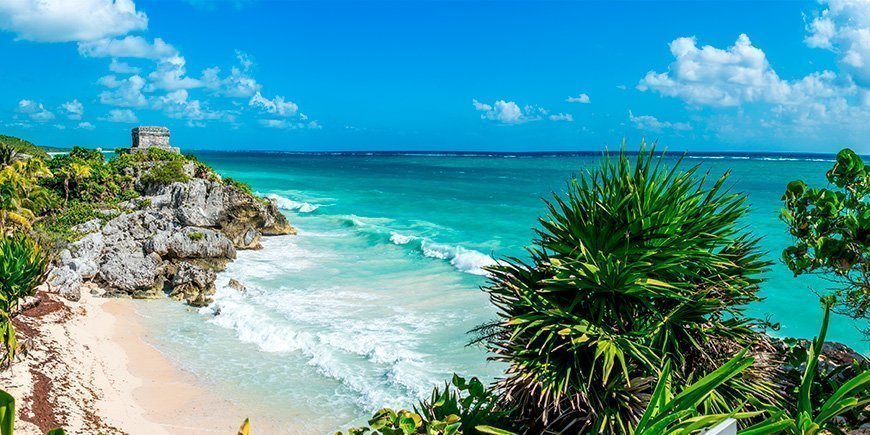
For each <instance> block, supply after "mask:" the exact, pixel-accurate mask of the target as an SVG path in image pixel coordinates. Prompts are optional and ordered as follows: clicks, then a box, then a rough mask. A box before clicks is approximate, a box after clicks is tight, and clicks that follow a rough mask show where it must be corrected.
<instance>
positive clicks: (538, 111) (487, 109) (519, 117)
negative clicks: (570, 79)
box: [471, 99, 574, 124]
mask: <svg viewBox="0 0 870 435" xmlns="http://www.w3.org/2000/svg"><path fill="white" fill-rule="evenodd" d="M471 105H472V106H473V107H474V110H477V111H478V112H481V113H480V119H487V120H490V121H496V122H499V123H502V124H521V123H524V122H529V121H538V120H541V119H549V120H551V121H569V122H570V121H573V120H574V117H573V116H572V115H571V114H567V113H558V114H554V115H550V111H549V110H547V109H544V108H542V107H538V106H534V105H529V104H527V105H525V106H522V107H520V105H519V104H517V103H515V102H513V101H505V100H498V101H496V102H495V103H493V104H487V103H481V102H480V101H477V100H476V99H472V100H471Z"/></svg>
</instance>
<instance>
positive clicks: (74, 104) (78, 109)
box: [60, 99, 85, 120]
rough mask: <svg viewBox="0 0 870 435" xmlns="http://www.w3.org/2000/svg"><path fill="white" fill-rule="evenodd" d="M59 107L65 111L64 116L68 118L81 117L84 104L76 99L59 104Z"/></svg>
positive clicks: (77, 118) (83, 111) (76, 118)
mask: <svg viewBox="0 0 870 435" xmlns="http://www.w3.org/2000/svg"><path fill="white" fill-rule="evenodd" d="M60 108H61V110H63V111H64V112H65V113H66V117H67V118H69V119H75V120H79V119H82V115H83V114H84V113H85V106H84V105H83V104H82V103H81V102H79V100H76V99H74V100H72V101H67V102H66V103H63V104H61V106H60Z"/></svg>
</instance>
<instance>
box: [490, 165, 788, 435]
mask: <svg viewBox="0 0 870 435" xmlns="http://www.w3.org/2000/svg"><path fill="white" fill-rule="evenodd" d="M664 160H665V157H664V155H662V156H656V155H655V154H654V151H652V150H646V149H644V148H642V149H641V151H640V152H639V153H638V155H637V157H636V158H635V159H634V162H633V163H632V159H631V158H630V157H629V155H628V154H626V153H625V152H622V153H620V154H619V155H618V156H611V155H605V156H604V158H603V159H602V163H601V165H600V166H599V167H597V168H595V169H592V170H591V171H588V172H586V173H584V174H582V175H581V176H580V177H579V178H573V179H572V180H571V181H570V182H569V184H568V189H567V192H566V194H565V196H558V195H554V197H553V199H552V200H551V201H548V202H547V207H548V210H549V212H548V215H547V216H545V217H543V218H541V219H540V220H539V222H540V226H541V229H540V230H537V238H536V240H535V243H534V245H533V246H530V247H528V248H526V250H527V253H528V256H529V258H530V260H521V259H518V258H506V259H503V260H502V261H501V262H499V264H497V265H495V266H491V267H489V268H488V270H489V272H490V278H489V282H488V284H487V285H486V286H485V287H484V288H483V289H484V291H486V292H487V293H489V296H490V299H491V301H492V302H493V303H494V304H495V305H496V307H497V308H498V310H499V317H500V320H499V321H497V322H495V323H494V324H491V325H485V326H484V327H481V328H479V329H478V331H479V332H481V333H482V334H483V336H482V338H481V340H482V341H484V342H485V343H487V344H488V347H489V349H490V350H491V351H492V352H494V353H495V354H496V356H495V357H494V359H496V360H500V361H504V362H506V363H508V364H509V368H508V369H507V374H506V378H505V379H504V380H502V381H500V382H499V383H498V384H497V388H498V389H500V390H502V391H503V392H504V397H506V398H509V400H510V401H511V405H512V406H514V407H516V409H517V410H518V411H517V412H518V418H520V419H521V421H522V424H524V425H526V426H528V427H529V430H531V431H535V432H539V431H545V430H547V431H565V430H567V431H571V432H575V431H580V432H582V431H590V432H607V433H625V432H627V431H628V430H629V429H630V428H631V427H633V426H635V425H636V424H637V423H638V422H639V421H640V419H641V417H642V415H643V412H644V408H645V406H646V402H647V400H646V398H647V397H648V395H649V394H650V390H651V388H652V385H651V380H652V379H653V378H655V377H656V376H657V375H659V374H660V370H661V367H663V366H664V365H665V364H669V365H670V367H672V368H673V376H672V382H673V383H674V385H675V386H679V385H685V384H687V383H688V382H689V381H690V380H691V379H693V378H694V379H697V378H700V377H703V376H704V375H706V374H708V373H711V372H713V371H714V370H715V369H716V367H718V366H719V365H721V364H722V363H723V362H724V361H727V359H728V358H730V356H731V355H732V354H733V352H734V351H736V350H737V349H742V348H747V347H751V346H752V345H753V344H754V343H755V342H756V340H757V339H758V334H759V333H757V332H755V330H754V329H753V326H754V325H755V324H756V323H755V321H754V320H753V319H749V318H746V317H745V316H744V315H743V309H744V307H745V306H746V304H748V303H750V302H753V301H757V300H758V299H759V298H758V296H757V295H756V293H757V291H758V284H759V282H760V278H759V277H758V274H759V273H760V272H761V271H762V270H764V269H765V268H766V267H767V266H768V263H767V262H765V261H763V260H762V259H761V253H760V252H759V249H758V244H757V243H758V239H757V238H755V237H753V236H752V235H750V234H748V233H745V232H743V231H742V230H741V226H740V224H739V223H738V221H739V220H740V219H741V218H742V217H743V216H745V214H746V211H747V207H746V205H745V200H746V197H745V196H744V195H739V194H735V193H731V192H730V191H729V190H728V189H727V188H726V187H725V182H726V180H727V177H728V174H727V173H726V174H724V175H723V176H722V177H720V178H718V179H716V180H713V181H712V182H710V183H707V181H706V177H701V176H696V173H697V166H695V167H691V168H689V169H687V170H682V169H681V161H682V159H677V160H676V161H675V162H674V163H673V165H671V167H670V168H667V167H666V165H665V163H664ZM708 186H709V187H708ZM758 370H762V368H760V367H753V368H752V370H751V371H752V372H756V371H758ZM758 374H759V373H754V375H752V376H750V375H746V376H740V377H734V378H730V379H728V380H727V381H726V382H725V383H724V385H723V386H722V387H721V388H719V389H718V390H717V391H714V392H712V393H711V394H710V395H709V396H708V397H707V398H706V400H705V401H704V403H703V407H704V409H705V411H706V412H709V413H721V412H730V411H731V410H732V409H735V408H736V407H738V406H739V405H742V404H743V403H745V402H746V399H747V394H748V393H750V392H751V393H754V394H755V395H756V396H757V397H758V401H760V402H766V403H772V402H775V401H776V400H778V398H779V396H778V394H777V392H776V390H775V389H774V387H773V386H772V385H771V384H770V382H769V381H766V380H764V379H765V378H766V376H758Z"/></svg>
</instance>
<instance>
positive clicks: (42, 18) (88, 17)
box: [0, 0, 148, 42]
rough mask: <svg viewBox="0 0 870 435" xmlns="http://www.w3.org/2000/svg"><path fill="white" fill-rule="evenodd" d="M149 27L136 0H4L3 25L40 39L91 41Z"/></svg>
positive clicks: (1, 6) (0, 22) (0, 23)
mask: <svg viewBox="0 0 870 435" xmlns="http://www.w3.org/2000/svg"><path fill="white" fill-rule="evenodd" d="M146 27H148V17H147V16H146V15H145V13H144V12H139V11H137V10H136V5H135V4H134V3H133V1H132V0H76V1H69V0H3V1H2V2H0V29H3V30H8V31H10V32H13V33H15V34H16V35H17V37H18V38H19V39H25V40H28V41H37V42H70V41H91V40H95V39H100V38H105V37H109V36H117V35H124V34H127V33H128V32H131V31H135V30H144V29H145V28H146Z"/></svg>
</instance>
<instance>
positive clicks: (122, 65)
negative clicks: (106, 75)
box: [109, 58, 142, 74]
mask: <svg viewBox="0 0 870 435" xmlns="http://www.w3.org/2000/svg"><path fill="white" fill-rule="evenodd" d="M109 71H111V72H113V73H118V74H139V73H140V72H142V69H141V68H138V67H135V66H132V65H130V64H128V63H127V62H121V61H119V60H118V59H115V58H112V63H110V64H109Z"/></svg>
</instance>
